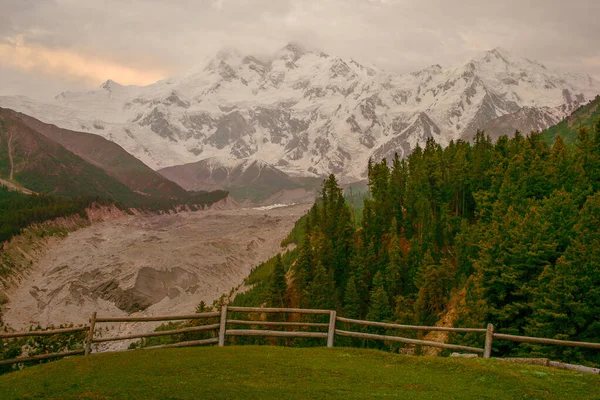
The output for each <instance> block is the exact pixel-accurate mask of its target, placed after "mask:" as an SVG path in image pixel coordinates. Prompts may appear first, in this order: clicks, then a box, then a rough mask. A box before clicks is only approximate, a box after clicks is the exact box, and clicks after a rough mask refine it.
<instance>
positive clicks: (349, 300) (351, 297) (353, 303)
mask: <svg viewBox="0 0 600 400" xmlns="http://www.w3.org/2000/svg"><path fill="white" fill-rule="evenodd" d="M361 309H362V301H361V299H360V295H359V294H358V289H357V288H356V284H355V279H354V276H351V277H350V279H348V283H347V284H346V290H345V291H344V307H343V311H344V317H346V318H360V310H361Z"/></svg>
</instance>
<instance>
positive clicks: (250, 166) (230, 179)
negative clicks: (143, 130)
mask: <svg viewBox="0 0 600 400" xmlns="http://www.w3.org/2000/svg"><path fill="white" fill-rule="evenodd" d="M158 172H159V173H160V174H162V175H163V176H165V177H166V178H167V179H170V180H172V181H173V182H177V183H178V184H179V185H181V186H182V187H184V188H185V189H187V190H216V189H226V190H228V191H229V192H230V193H231V194H232V196H233V197H234V198H236V199H237V200H253V201H258V200H264V199H266V198H267V197H269V196H271V195H273V194H275V193H277V192H280V191H285V190H290V189H297V188H300V187H302V186H303V185H302V184H301V183H300V182H298V181H297V180H295V179H293V178H291V177H290V176H288V175H287V174H285V173H284V172H282V171H280V170H279V169H277V168H275V167H274V166H272V165H269V164H266V163H263V162H261V161H257V160H254V161H251V160H242V161H230V160H226V159H225V160H224V159H219V158H209V159H206V160H202V161H198V162H195V163H189V164H184V165H176V166H173V167H167V168H163V169H160V170H159V171H158Z"/></svg>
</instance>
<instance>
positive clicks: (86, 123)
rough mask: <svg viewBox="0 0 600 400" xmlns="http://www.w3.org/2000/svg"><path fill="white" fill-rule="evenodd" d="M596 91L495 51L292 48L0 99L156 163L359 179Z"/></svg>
mask: <svg viewBox="0 0 600 400" xmlns="http://www.w3.org/2000/svg"><path fill="white" fill-rule="evenodd" d="M598 93H600V83H599V82H598V81H596V80H594V79H593V78H591V77H590V76H587V75H582V74H573V73H560V72H556V71H552V70H550V69H548V68H546V67H545V66H544V65H542V64H540V63H539V62H536V61H531V60H528V59H525V58H520V57H516V56H514V55H511V54H510V53H509V52H507V51H505V50H502V49H494V50H491V51H488V52H484V53H481V54H479V55H477V56H476V57H474V58H473V59H471V60H468V61H467V62H465V63H462V64H459V65H456V66H452V67H448V68H443V67H442V66H440V65H433V66H430V67H428V68H425V69H423V70H421V71H418V72H415V73H411V74H406V75H394V74H389V73H386V72H384V71H382V70H380V69H378V68H377V67H374V66H368V65H363V64H360V63H358V62H356V61H354V60H352V59H344V58H340V57H335V56H332V55H329V54H325V53H322V52H318V51H309V50H307V49H304V48H302V47H301V46H299V45H295V44H290V45H287V46H286V47H284V48H282V49H281V50H280V51H278V52H276V53H275V54H273V55H272V56H271V57H268V58H259V57H255V56H251V55H245V54H243V53H241V52H239V51H236V50H227V51H221V52H219V53H218V54H217V55H216V56H215V57H214V58H213V59H212V60H210V61H209V62H208V63H207V64H206V65H203V66H201V67H200V68H198V69H197V70H194V71H191V72H189V73H188V74H185V75H184V76H181V77H178V78H172V79H166V80H163V81H159V82H157V83H155V84H152V85H149V86H145V87H136V86H121V85H119V84H118V83H116V82H113V81H110V80H109V81H107V82H105V83H104V84H103V85H102V86H101V87H100V88H99V89H98V90H94V91H90V92H83V93H72V92H65V93H62V94H60V95H58V96H57V97H56V100H55V101H54V102H53V103H52V104H44V103H40V102H37V101H34V100H31V99H28V98H24V97H0V105H2V106H6V107H11V108H13V109H15V110H18V111H21V112H24V113H27V114H29V115H32V116H34V117H36V118H39V119H40V120H42V121H44V122H48V123H52V124H55V125H57V126H59V127H61V128H66V129H72V130H75V131H84V132H90V133H95V134H98V135H100V136H102V137H104V138H106V139H108V140H110V141H113V142H115V143H117V144H119V145H120V146H122V147H123V148H124V149H125V150H126V151H128V152H129V153H131V154H133V155H134V156H135V157H137V158H138V159H140V160H141V161H143V162H144V163H145V164H146V165H148V166H150V167H152V168H154V169H160V168H166V167H172V166H175V165H181V164H188V163H197V162H199V161H202V160H208V159H210V160H219V162H222V163H225V164H227V165H228V166H229V165H237V164H239V165H253V163H255V162H256V163H257V164H255V165H257V166H263V167H260V168H263V169H264V166H265V165H270V166H271V167H272V168H276V169H278V170H280V171H282V172H284V173H286V174H288V175H290V176H312V177H317V176H322V175H324V174H328V173H335V174H337V175H338V176H340V178H341V179H342V181H352V180H357V179H361V178H363V177H364V175H365V170H366V165H367V160H368V159H369V157H373V158H374V159H381V158H383V157H391V156H392V155H393V154H394V153H395V152H398V153H399V154H400V155H402V156H403V155H407V154H408V153H409V152H410V151H412V149H413V148H414V147H415V146H416V145H417V144H423V143H424V142H425V141H426V140H427V139H428V138H433V139H435V140H436V141H437V142H439V143H441V144H442V145H446V144H447V143H449V142H450V140H456V139H465V140H470V139H471V138H472V136H473V135H474V134H475V132H476V130H477V129H484V130H486V132H487V133H488V134H489V135H490V136H492V137H498V136H500V135H501V134H512V133H513V132H514V131H515V129H519V130H521V131H522V132H525V133H528V132H529V131H531V130H542V129H545V128H547V127H549V126H551V125H553V124H556V123H558V122H559V121H561V120H562V119H563V118H564V117H565V116H567V115H569V114H570V113H571V112H572V111H573V110H575V109H577V108H578V107H579V106H580V105H582V104H585V103H587V102H588V101H589V100H591V99H593V98H594V97H595V96H596V95H597V94H598ZM209 164H211V161H205V162H204V163H200V164H196V165H197V166H198V167H199V168H200V169H202V168H204V167H205V166H207V165H209ZM188 169H189V167H188ZM165 171H166V172H165ZM168 171H169V170H163V173H166V174H168V173H169V172H168ZM199 173H200V172H199ZM172 176H173V177H174V179H180V178H175V175H172ZM178 176H180V177H181V176H183V175H178ZM181 179H183V178H181ZM211 179H213V178H212V177H209V181H210V180H211ZM227 179H231V178H227ZM233 179H234V180H235V179H236V178H233ZM180 182H183V181H180ZM207 183H210V182H207Z"/></svg>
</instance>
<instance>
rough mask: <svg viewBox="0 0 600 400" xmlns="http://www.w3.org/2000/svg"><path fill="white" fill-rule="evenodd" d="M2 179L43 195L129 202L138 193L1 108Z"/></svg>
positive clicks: (0, 159) (0, 170)
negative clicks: (94, 197) (87, 197)
mask: <svg viewBox="0 0 600 400" xmlns="http://www.w3.org/2000/svg"><path fill="white" fill-rule="evenodd" d="M0 120H1V121H2V125H3V129H0V177H2V178H3V179H6V180H8V181H16V182H18V183H19V184H21V185H22V186H24V187H26V188H28V189H30V190H33V191H35V192H39V193H49V194H58V195H64V196H69V197H76V196H101V197H105V198H110V199H115V200H119V201H123V202H127V201H128V200H130V199H131V198H132V197H135V194H134V193H133V192H132V191H131V190H130V189H129V188H128V187H127V186H125V185H124V184H123V183H121V182H119V181H118V180H116V179H115V178H113V177H111V176H109V175H108V174H107V173H106V172H105V171H104V170H102V169H101V168H99V167H97V166H94V165H91V164H89V163H87V162H85V161H84V160H83V159H82V158H80V157H79V156H77V155H75V154H73V153H71V152H70V151H68V150H67V149H65V148H64V147H62V146H61V145H59V144H58V143H56V142H54V141H52V140H50V139H48V138H46V137H45V136H43V135H42V134H41V133H39V132H36V131H35V130H33V129H31V128H30V127H28V126H26V125H25V124H24V123H23V122H22V121H21V119H20V118H19V116H18V115H17V113H16V112H14V111H12V110H7V109H3V108H0Z"/></svg>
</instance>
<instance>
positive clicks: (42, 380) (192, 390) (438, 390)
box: [0, 346, 600, 400]
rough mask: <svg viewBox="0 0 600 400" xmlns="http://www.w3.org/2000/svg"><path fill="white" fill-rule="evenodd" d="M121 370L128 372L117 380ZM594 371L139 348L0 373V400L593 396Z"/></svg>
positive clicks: (392, 357)
mask: <svg viewBox="0 0 600 400" xmlns="http://www.w3.org/2000/svg"><path fill="white" fill-rule="evenodd" d="M124 375H126V376H127V379H123V376H124ZM599 384H600V382H599V380H598V377H597V376H594V375H589V374H587V375H586V374H579V373H574V372H570V371H560V370H551V369H547V368H541V367H533V366H527V365H510V364H505V363H500V362H498V361H495V360H480V359H453V358H429V357H412V356H402V355H396V354H389V353H388V354H386V353H382V352H378V351H373V350H357V349H350V348H333V349H323V348H313V349H298V348H296V349H293V348H284V347H269V346H261V347H256V346H236V347H225V348H217V347H208V348H189V349H162V350H139V351H133V352H125V353H112V354H111V353H104V354H98V355H92V356H89V357H85V358H84V357H73V358H70V359H64V360H60V361H56V362H52V363H49V364H45V365H40V366H36V367H32V368H27V369H25V370H23V371H19V372H14V373H10V374H6V375H3V376H0V392H1V393H3V397H2V398H3V399H4V400H9V399H17V398H19V399H20V398H41V397H43V398H61V399H76V398H77V399H80V398H120V399H125V398H137V399H141V398H143V399H167V398H169V399H199V398H200V399H208V398H210V399H263V398H264V399H266V398H278V399H284V398H285V399H288V398H289V399H317V398H318V399H340V398H343V399H365V398H373V397H377V398H380V397H381V398H383V397H392V398H399V399H423V398H427V399H456V398H461V399H511V400H512V399H524V398H535V399H580V400H585V399H593V398H597V397H596V396H597V393H598V389H599Z"/></svg>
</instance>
